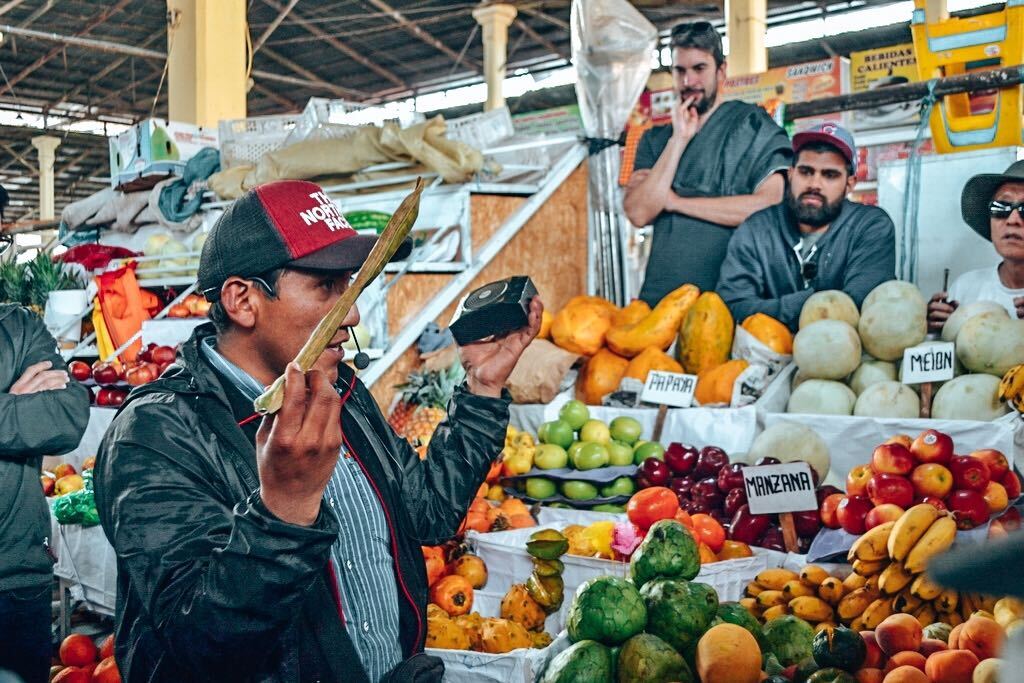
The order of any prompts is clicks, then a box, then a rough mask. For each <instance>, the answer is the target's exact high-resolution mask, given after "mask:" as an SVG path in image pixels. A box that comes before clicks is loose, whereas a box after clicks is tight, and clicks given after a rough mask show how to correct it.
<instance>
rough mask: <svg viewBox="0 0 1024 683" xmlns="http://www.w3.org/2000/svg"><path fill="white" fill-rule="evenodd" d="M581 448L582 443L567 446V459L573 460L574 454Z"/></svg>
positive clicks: (575, 442)
mask: <svg viewBox="0 0 1024 683" xmlns="http://www.w3.org/2000/svg"><path fill="white" fill-rule="evenodd" d="M581 448H583V442H582V441H573V442H572V445H571V446H569V448H568V449H567V451H568V452H569V459H570V460H572V459H573V458H575V457H576V453H578V452H579V450H580V449H581Z"/></svg>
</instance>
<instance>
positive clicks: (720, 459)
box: [693, 446, 729, 479]
mask: <svg viewBox="0 0 1024 683" xmlns="http://www.w3.org/2000/svg"><path fill="white" fill-rule="evenodd" d="M728 464H729V456H728V455H726V453H725V451H723V450H722V449H721V448H719V447H718V446H705V447H704V448H702V449H700V453H698V454H697V464H696V465H695V466H694V468H693V477H694V479H705V478H707V477H714V476H717V475H718V470H720V469H722V468H723V467H725V466H726V465H728Z"/></svg>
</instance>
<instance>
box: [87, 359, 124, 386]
mask: <svg viewBox="0 0 1024 683" xmlns="http://www.w3.org/2000/svg"><path fill="white" fill-rule="evenodd" d="M92 378H93V379H94V380H96V384H100V385H107V384H114V383H116V382H117V380H119V379H120V377H119V376H118V374H117V368H115V367H114V366H113V365H111V364H110V363H103V362H101V361H96V362H95V363H93V366H92Z"/></svg>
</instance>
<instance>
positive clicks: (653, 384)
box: [640, 370, 697, 408]
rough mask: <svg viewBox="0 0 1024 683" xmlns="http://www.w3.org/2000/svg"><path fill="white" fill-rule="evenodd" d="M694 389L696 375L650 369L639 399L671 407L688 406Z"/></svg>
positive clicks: (691, 400) (695, 387)
mask: <svg viewBox="0 0 1024 683" xmlns="http://www.w3.org/2000/svg"><path fill="white" fill-rule="evenodd" d="M696 389H697V375H682V374H679V373H678V372H662V371H661V370H651V371H650V373H648V375H647V382H646V383H645V384H644V391H643V394H641V396H640V400H642V401H643V402H644V403H658V404H660V405H664V406H672V407H673V408H689V407H690V405H691V404H692V403H693V392H694V391H696Z"/></svg>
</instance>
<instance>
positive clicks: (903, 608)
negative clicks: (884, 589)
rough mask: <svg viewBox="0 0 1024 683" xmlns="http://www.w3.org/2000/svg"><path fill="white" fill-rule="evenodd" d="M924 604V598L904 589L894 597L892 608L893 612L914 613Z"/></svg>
mask: <svg viewBox="0 0 1024 683" xmlns="http://www.w3.org/2000/svg"><path fill="white" fill-rule="evenodd" d="M923 604H924V600H922V599H921V598H919V597H917V596H916V595H914V594H913V593H911V592H910V591H908V590H904V591H903V592H902V593H900V594H899V595H897V596H896V597H895V598H893V599H892V610H893V612H903V613H904V614H913V613H914V612H916V611H917V609H918V608H919V607H920V606H921V605H923Z"/></svg>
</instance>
